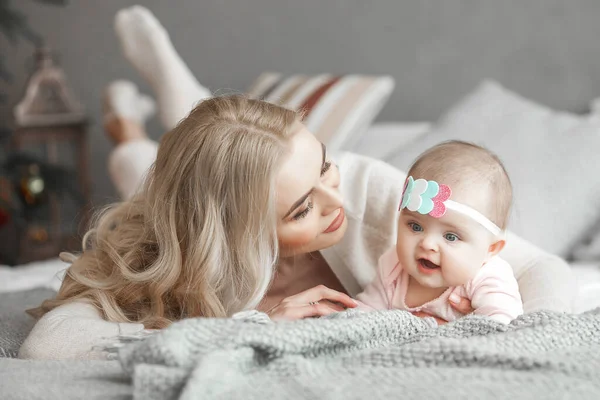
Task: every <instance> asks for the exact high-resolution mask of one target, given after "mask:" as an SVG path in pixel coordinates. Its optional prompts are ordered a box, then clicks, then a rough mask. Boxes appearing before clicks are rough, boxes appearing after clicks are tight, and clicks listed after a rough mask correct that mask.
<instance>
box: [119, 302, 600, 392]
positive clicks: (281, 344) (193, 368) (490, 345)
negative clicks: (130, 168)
mask: <svg viewBox="0 0 600 400" xmlns="http://www.w3.org/2000/svg"><path fill="white" fill-rule="evenodd" d="M119 359H120V361H121V364H122V366H123V368H124V370H125V371H126V373H128V374H130V375H131V377H132V380H133V384H134V398H136V399H270V398H273V399H283V398H285V399H340V400H349V399H361V400H364V399H383V398H403V399H446V398H447V399H455V398H474V399H493V398H502V399H511V400H515V399H534V398H535V399H600V309H598V310H594V311H592V312H588V313H586V314H580V315H568V314H559V313H553V312H536V313H532V314H528V315H524V316H521V317H519V318H518V319H517V320H515V321H513V322H512V323H511V324H510V325H502V324H500V323H497V322H494V321H492V320H490V319H486V318H483V317H478V316H467V317H465V318H462V319H459V320H457V321H455V322H453V323H450V324H447V325H444V326H440V327H437V326H432V324H431V323H429V322H428V321H427V320H423V319H420V318H417V317H414V316H412V315H411V314H409V313H407V312H405V311H380V312H372V313H364V312H357V311H348V312H344V313H339V314H336V315H335V316H334V317H328V318H320V319H306V320H301V321H295V322H278V323H273V322H270V320H269V319H268V317H266V316H265V315H264V314H260V313H256V314H254V315H250V316H249V317H247V318H244V319H237V320H236V319H203V318H199V319H189V320H184V321H181V322H178V323H175V324H173V325H172V326H171V327H169V328H168V329H166V330H164V331H162V332H160V333H157V334H154V335H151V336H149V337H147V338H145V339H144V340H138V341H134V342H133V343H129V344H127V345H126V346H124V347H122V348H121V349H120V350H119Z"/></svg>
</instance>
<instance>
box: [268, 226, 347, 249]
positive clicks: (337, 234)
mask: <svg viewBox="0 0 600 400" xmlns="http://www.w3.org/2000/svg"><path fill="white" fill-rule="evenodd" d="M347 228H348V220H347V219H346V218H344V222H342V224H341V225H340V227H339V228H338V229H336V230H335V231H333V232H328V233H324V232H323V233H320V234H319V235H317V237H315V238H314V239H313V240H311V241H310V242H309V243H305V244H302V245H298V246H289V244H288V245H287V246H282V247H280V248H279V255H280V257H283V258H285V257H293V256H298V255H301V254H307V253H312V252H315V251H320V250H325V249H327V248H329V247H332V246H335V245H336V244H338V243H339V242H340V241H341V240H342V238H343V237H344V234H345V233H346V229H347ZM280 245H281V243H280Z"/></svg>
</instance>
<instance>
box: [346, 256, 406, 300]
mask: <svg viewBox="0 0 600 400" xmlns="http://www.w3.org/2000/svg"><path fill="white" fill-rule="evenodd" d="M399 272H400V268H399V266H398V257H397V256H396V248H395V247H393V248H391V249H389V250H388V251H387V252H385V253H384V254H383V255H382V256H381V258H379V263H378V266H377V275H376V276H375V279H373V281H372V282H371V283H369V284H368V285H367V287H366V288H365V290H364V291H363V292H362V293H359V294H358V295H357V296H356V300H358V301H359V305H358V307H359V309H363V310H367V311H371V310H389V309H391V308H392V304H391V298H392V293H389V290H388V289H389V288H390V286H391V285H392V284H393V282H394V280H395V279H397V277H398V276H399V275H400V273H399Z"/></svg>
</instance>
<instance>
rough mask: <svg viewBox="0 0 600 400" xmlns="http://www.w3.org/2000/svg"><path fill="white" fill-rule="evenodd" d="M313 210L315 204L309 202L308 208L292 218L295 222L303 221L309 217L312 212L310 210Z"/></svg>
mask: <svg viewBox="0 0 600 400" xmlns="http://www.w3.org/2000/svg"><path fill="white" fill-rule="evenodd" d="M312 208H313V203H312V201H310V202H308V204H307V205H306V208H305V209H304V210H302V211H300V212H298V213H297V214H296V215H294V216H293V217H292V219H293V220H295V221H297V220H299V219H302V218H304V217H306V216H307V215H308V213H309V212H310V210H312Z"/></svg>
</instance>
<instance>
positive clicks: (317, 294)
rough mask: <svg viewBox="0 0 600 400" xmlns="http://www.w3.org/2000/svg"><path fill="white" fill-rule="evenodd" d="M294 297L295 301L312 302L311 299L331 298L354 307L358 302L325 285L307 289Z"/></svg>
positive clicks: (348, 306) (330, 299) (345, 305)
mask: <svg viewBox="0 0 600 400" xmlns="http://www.w3.org/2000/svg"><path fill="white" fill-rule="evenodd" d="M293 297H294V300H295V301H300V302H305V303H310V302H311V301H313V302H314V301H321V300H329V301H334V302H336V303H340V304H341V305H343V306H344V307H346V308H354V307H356V306H357V305H358V304H357V303H356V301H354V300H353V299H352V297H350V296H348V295H347V294H345V293H342V292H338V291H337V290H333V289H330V288H328V287H327V286H324V285H319V286H315V287H314V288H311V289H308V290H305V291H304V292H302V293H299V294H297V295H295V296H293Z"/></svg>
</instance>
